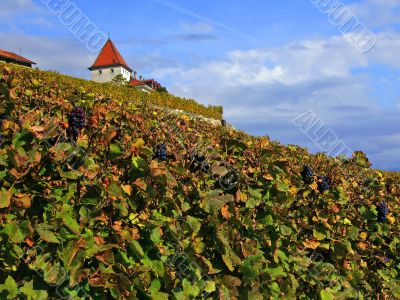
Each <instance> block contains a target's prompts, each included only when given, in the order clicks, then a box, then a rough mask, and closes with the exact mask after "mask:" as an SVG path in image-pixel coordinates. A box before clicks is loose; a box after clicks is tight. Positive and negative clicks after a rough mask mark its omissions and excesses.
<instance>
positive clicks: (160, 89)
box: [157, 86, 168, 93]
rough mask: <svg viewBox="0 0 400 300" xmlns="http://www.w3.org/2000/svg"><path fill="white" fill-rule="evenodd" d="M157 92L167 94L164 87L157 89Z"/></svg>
mask: <svg viewBox="0 0 400 300" xmlns="http://www.w3.org/2000/svg"><path fill="white" fill-rule="evenodd" d="M157 92H159V93H168V90H167V88H166V87H164V86H162V87H159V88H157Z"/></svg>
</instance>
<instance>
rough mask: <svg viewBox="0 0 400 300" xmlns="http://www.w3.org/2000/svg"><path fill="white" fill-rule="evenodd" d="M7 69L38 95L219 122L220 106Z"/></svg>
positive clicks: (0, 66) (58, 75) (47, 74)
mask: <svg viewBox="0 0 400 300" xmlns="http://www.w3.org/2000/svg"><path fill="white" fill-rule="evenodd" d="M4 66H5V64H4V63H2V62H0V69H3V68H4ZM7 67H8V68H10V69H13V70H15V71H16V76H17V77H18V79H19V80H20V81H22V82H26V84H30V83H31V82H32V80H35V84H37V85H38V86H42V85H43V83H46V86H43V88H42V89H38V90H37V92H39V93H43V96H46V93H48V90H47V89H56V90H57V91H58V92H59V95H58V96H60V97H64V98H70V97H71V95H74V96H75V97H79V96H80V95H81V94H85V95H87V97H88V98H90V99H88V100H90V101H94V100H95V99H97V98H98V97H106V98H112V99H113V100H115V101H117V102H118V103H119V104H123V103H128V104H138V103H142V102H146V103H148V104H149V105H155V106H161V107H168V108H173V109H180V110H184V111H187V112H191V113H194V114H198V115H202V116H205V117H209V118H214V119H217V120H220V119H222V114H223V108H222V107H221V106H207V107H206V106H204V105H202V104H199V103H197V102H196V101H195V100H192V99H185V98H179V97H176V96H174V95H171V94H168V93H156V92H154V93H146V92H142V91H139V90H137V89H135V88H131V87H128V86H115V85H114V84H112V83H97V82H93V81H87V80H84V79H78V78H74V77H69V76H65V75H60V74H59V73H54V72H48V71H39V70H35V69H31V68H24V67H19V66H17V65H8V66H7Z"/></svg>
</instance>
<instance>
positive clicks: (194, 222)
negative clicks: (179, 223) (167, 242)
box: [187, 216, 201, 233]
mask: <svg viewBox="0 0 400 300" xmlns="http://www.w3.org/2000/svg"><path fill="white" fill-rule="evenodd" d="M187 223H188V224H189V226H190V228H192V230H193V232H196V233H197V232H199V230H200V228H201V222H200V219H198V218H194V217H192V216H188V217H187Z"/></svg>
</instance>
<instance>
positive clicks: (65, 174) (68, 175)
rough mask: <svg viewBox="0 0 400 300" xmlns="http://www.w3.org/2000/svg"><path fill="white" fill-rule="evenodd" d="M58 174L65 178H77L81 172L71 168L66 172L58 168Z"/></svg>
mask: <svg viewBox="0 0 400 300" xmlns="http://www.w3.org/2000/svg"><path fill="white" fill-rule="evenodd" d="M60 176H61V177H62V178H65V179H70V180H77V179H78V178H79V177H81V176H82V173H81V172H79V171H78V170H72V171H68V172H63V171H61V170H60Z"/></svg>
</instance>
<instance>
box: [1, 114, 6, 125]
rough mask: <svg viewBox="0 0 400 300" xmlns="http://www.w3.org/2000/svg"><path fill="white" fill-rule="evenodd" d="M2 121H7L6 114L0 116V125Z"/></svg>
mask: <svg viewBox="0 0 400 300" xmlns="http://www.w3.org/2000/svg"><path fill="white" fill-rule="evenodd" d="M4 120H7V115H6V114H0V125H1V124H3V121H4Z"/></svg>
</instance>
